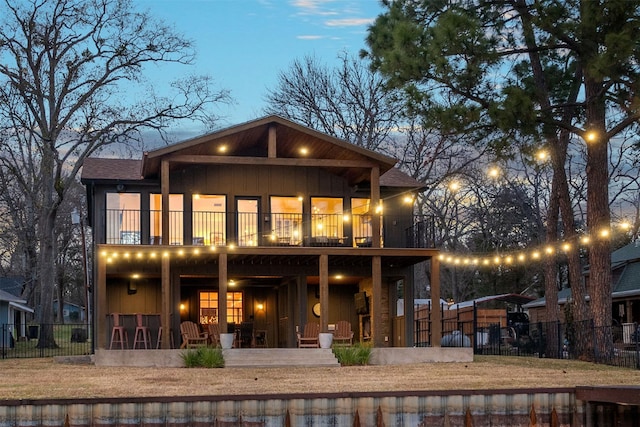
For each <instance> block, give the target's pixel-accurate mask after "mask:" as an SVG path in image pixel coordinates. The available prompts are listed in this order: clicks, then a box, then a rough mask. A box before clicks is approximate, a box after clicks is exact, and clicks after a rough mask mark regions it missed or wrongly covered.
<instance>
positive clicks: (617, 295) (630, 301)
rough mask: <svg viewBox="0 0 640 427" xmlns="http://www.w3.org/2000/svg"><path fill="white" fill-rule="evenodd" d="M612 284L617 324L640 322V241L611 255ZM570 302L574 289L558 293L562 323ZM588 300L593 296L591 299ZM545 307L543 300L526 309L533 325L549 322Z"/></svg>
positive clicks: (613, 305)
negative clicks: (566, 305) (565, 308)
mask: <svg viewBox="0 0 640 427" xmlns="http://www.w3.org/2000/svg"><path fill="white" fill-rule="evenodd" d="M587 280H588V276H587ZM611 280H612V283H611V285H612V286H611V288H612V293H611V300H612V317H613V319H612V322H613V324H614V325H622V324H632V323H638V322H640V241H636V242H633V243H630V244H628V245H626V246H623V247H622V248H620V249H618V250H616V251H614V252H612V253H611ZM569 298H571V289H563V290H561V291H560V292H558V304H559V305H560V318H561V321H564V306H565V304H566V303H567V300H568V299H569ZM588 300H589V296H587V301H588ZM545 304H546V301H545V299H544V298H540V299H537V300H535V301H532V302H530V303H528V304H525V305H524V306H523V307H524V308H525V309H528V310H529V318H530V319H531V322H545V321H546V311H545Z"/></svg>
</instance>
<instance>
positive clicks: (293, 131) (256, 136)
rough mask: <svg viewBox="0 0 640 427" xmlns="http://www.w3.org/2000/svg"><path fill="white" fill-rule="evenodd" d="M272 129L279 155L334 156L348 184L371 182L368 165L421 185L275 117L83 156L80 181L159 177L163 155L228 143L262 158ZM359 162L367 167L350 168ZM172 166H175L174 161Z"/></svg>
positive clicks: (209, 152) (390, 180) (375, 157)
mask: <svg viewBox="0 0 640 427" xmlns="http://www.w3.org/2000/svg"><path fill="white" fill-rule="evenodd" d="M272 131H275V134H276V139H277V144H276V149H277V153H276V156H277V157H278V158H288V159H301V165H304V163H302V162H304V159H302V157H301V156H300V154H299V150H300V148H301V147H303V146H304V147H305V148H307V149H308V150H309V155H308V157H309V158H312V159H321V160H336V161H335V162H329V163H328V164H327V166H325V167H326V168H327V169H329V170H331V171H332V172H333V173H335V174H336V175H341V176H344V177H345V178H347V179H348V180H349V182H350V183H352V184H357V183H360V182H364V181H369V180H370V171H369V169H370V168H371V167H374V166H377V167H378V168H379V169H380V185H381V186H383V187H401V188H408V189H421V188H424V184H423V183H421V182H419V181H417V180H416V179H414V178H412V177H411V176H409V175H407V174H406V173H404V172H402V171H400V170H399V169H397V168H395V167H394V165H395V164H396V163H397V160H396V159H394V158H392V157H389V156H385V155H383V154H379V153H376V152H375V151H372V150H368V149H365V148H362V147H359V146H357V145H354V144H351V143H349V142H346V141H343V140H341V139H338V138H335V137H333V136H330V135H327V134H323V133H321V132H318V131H315V130H313V129H310V128H308V127H305V126H302V125H299V124H297V123H294V122H292V121H289V120H286V119H284V118H282V117H279V116H267V117H264V118H261V119H257V120H253V121H250V122H246V123H244V124H240V125H236V126H232V127H229V128H226V129H223V130H220V131H216V132H212V133H209V134H206V135H202V136H199V137H196V138H192V139H188V140H186V141H183V142H180V143H177V144H173V145H170V146H168V147H162V148H159V149H156V150H152V151H149V152H145V153H144V154H143V158H142V160H135V159H113V158H87V159H85V161H84V164H83V168H82V175H81V181H82V182H83V183H85V182H87V181H93V180H101V181H138V180H142V179H149V178H156V177H158V176H159V169H160V163H161V161H162V160H163V159H168V160H171V159H172V158H173V159H176V158H178V156H186V157H188V156H220V152H219V148H220V147H221V146H223V145H224V146H226V147H227V148H228V150H227V152H226V154H227V155H230V156H234V157H253V158H259V157H263V158H266V157H267V154H268V144H269V134H270V132H272ZM353 162H357V163H359V164H362V165H366V166H367V167H361V168H359V167H353V166H352V165H351V164H352V163H353ZM171 167H177V166H175V165H172V166H171Z"/></svg>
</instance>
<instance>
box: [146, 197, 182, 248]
mask: <svg viewBox="0 0 640 427" xmlns="http://www.w3.org/2000/svg"><path fill="white" fill-rule="evenodd" d="M182 200H183V196H182V194H169V239H168V243H169V244H171V245H182V244H183V243H184V242H183V240H184V239H183V233H184V227H183V224H184V223H183V217H184V215H183V212H182V211H183V209H184V204H183V201H182ZM149 209H150V212H149V215H150V219H149V222H150V226H151V244H160V243H162V244H166V243H167V242H164V241H163V239H162V194H151V195H150V196H149Z"/></svg>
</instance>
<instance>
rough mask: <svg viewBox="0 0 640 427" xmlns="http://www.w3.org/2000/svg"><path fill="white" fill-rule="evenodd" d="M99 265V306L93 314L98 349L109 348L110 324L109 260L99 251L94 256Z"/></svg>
mask: <svg viewBox="0 0 640 427" xmlns="http://www.w3.org/2000/svg"><path fill="white" fill-rule="evenodd" d="M94 259H95V260H96V263H97V277H96V279H97V281H98V283H96V285H97V286H96V294H97V295H96V297H97V304H96V307H95V313H94V314H93V318H94V320H97V322H96V323H97V331H96V333H97V334H98V348H100V349H105V348H107V335H108V331H107V325H108V324H109V322H108V320H107V317H108V315H109V313H107V259H106V257H103V256H101V255H100V250H98V251H97V252H96V254H95V256H94Z"/></svg>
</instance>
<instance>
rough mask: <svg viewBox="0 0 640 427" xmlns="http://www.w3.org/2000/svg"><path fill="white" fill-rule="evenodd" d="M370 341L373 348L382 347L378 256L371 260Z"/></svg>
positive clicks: (380, 272) (380, 278)
mask: <svg viewBox="0 0 640 427" xmlns="http://www.w3.org/2000/svg"><path fill="white" fill-rule="evenodd" d="M371 285H372V286H371V287H372V289H371V293H372V295H371V298H372V299H373V304H372V305H373V307H372V310H371V311H372V312H373V313H372V316H371V339H372V341H373V346H374V347H382V346H383V345H384V344H383V337H382V259H381V257H380V256H379V255H376V256H374V257H372V258H371Z"/></svg>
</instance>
